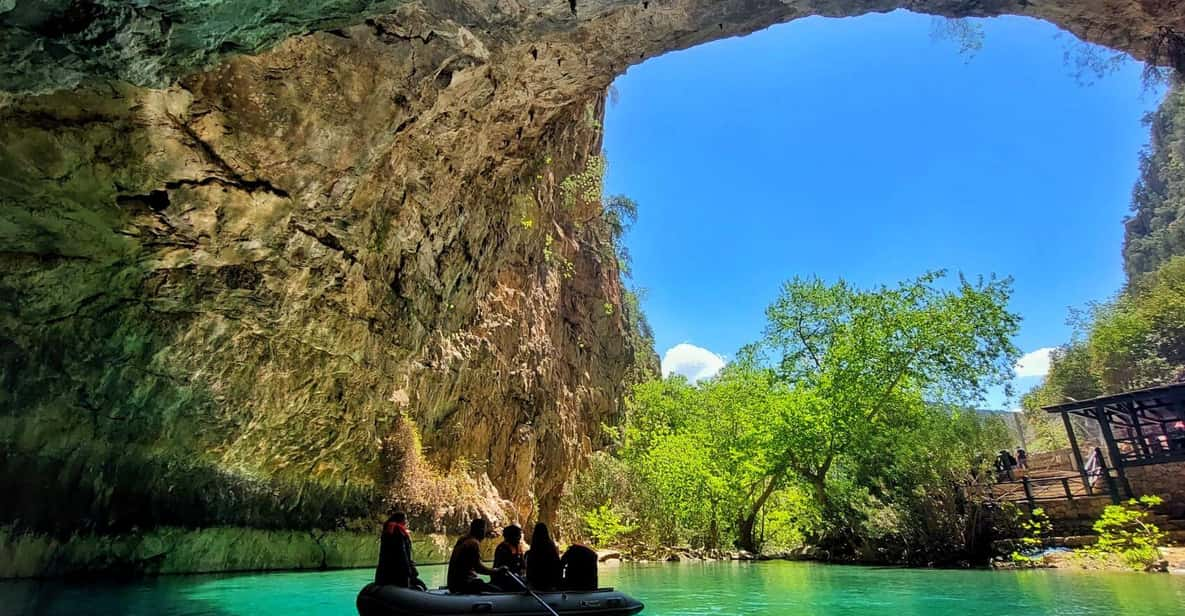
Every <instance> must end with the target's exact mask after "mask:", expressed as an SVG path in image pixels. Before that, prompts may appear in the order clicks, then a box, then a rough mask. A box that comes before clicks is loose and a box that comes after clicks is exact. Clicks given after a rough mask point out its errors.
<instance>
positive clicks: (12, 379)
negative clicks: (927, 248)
mask: <svg viewBox="0 0 1185 616" xmlns="http://www.w3.org/2000/svg"><path fill="white" fill-rule="evenodd" d="M902 6H904V7H908V8H912V9H915V10H924V11H930V12H934V13H937V14H944V15H991V14H998V13H1003V12H1015V13H1021V14H1029V15H1036V16H1040V17H1044V18H1047V19H1051V20H1053V21H1055V22H1056V23H1059V24H1061V25H1063V26H1065V27H1067V28H1070V29H1071V30H1073V31H1075V32H1077V33H1079V34H1080V35H1083V36H1086V37H1087V38H1090V39H1092V40H1098V41H1102V42H1106V43H1110V44H1113V45H1116V46H1119V47H1121V48H1124V49H1127V50H1129V51H1132V52H1134V53H1136V54H1141V55H1146V54H1147V53H1149V49H1151V46H1152V44H1153V43H1155V42H1156V41H1158V40H1161V39H1163V38H1164V32H1165V31H1166V29H1167V31H1169V32H1177V31H1181V30H1185V9H1182V7H1181V6H1180V5H1179V4H1178V3H1176V2H1153V1H1148V0H1144V1H1142V2H1135V1H1124V0H1121V1H1119V2H1101V1H1095V0H1081V1H1070V0H1062V1H1054V2H1050V1H1036V2H1020V1H1017V2H1012V1H1004V0H991V1H987V2H972V3H969V2H965V1H952V0H935V1H926V0H918V1H910V2H905V1H903V0H897V1H880V0H874V1H871V2H852V1H847V0H818V1H809V2H783V1H781V0H744V1H730V2H719V1H716V0H671V1H658V0H649V1H643V2H628V3H627V2H617V1H589V2H540V1H527V0H469V1H465V0H453V1H437V0H428V1H424V2H368V1H364V0H353V1H350V0H313V1H306V2H300V3H297V2H279V1H276V0H271V1H267V0H250V1H246V2H239V1H238V0H235V1H234V2H232V1H231V0H221V1H213V2H211V1H209V0H202V1H201V2H198V1H197V0H169V1H166V0H160V1H158V2H144V3H135V4H129V3H126V2H117V1H115V0H93V1H92V0H68V1H67V0H46V1H43V2H28V3H14V2H11V1H4V0H0V56H2V57H3V60H4V62H3V63H0V66H3V67H4V68H3V69H0V89H3V90H6V91H7V92H8V94H7V95H4V97H3V98H0V382H2V383H3V388H2V389H0V444H2V445H3V446H2V447H0V491H3V493H4V494H5V495H6V498H5V499H3V500H0V524H7V525H9V526H10V529H11V530H10V531H9V535H8V536H9V541H10V542H17V541H24V540H25V539H19V538H20V537H28V536H34V535H28V533H35V537H37V538H38V539H37V540H38V541H40V540H42V539H43V538H45V539H47V540H59V539H60V540H65V539H66V538H68V537H71V536H74V535H75V534H76V533H84V534H87V533H89V534H98V535H109V534H115V535H120V536H122V535H123V534H128V533H130V534H133V535H135V534H137V533H143V532H146V529H154V528H161V527H178V528H201V527H209V526H219V527H236V528H254V529H260V530H270V531H284V530H291V529H299V530H301V531H305V530H310V529H312V530H316V529H323V530H324V529H337V528H344V527H347V526H350V525H352V524H365V523H366V521H367V520H372V519H373V516H374V515H375V513H376V512H377V511H379V510H380V509H381V508H382V507H384V506H385V505H389V504H397V505H399V506H402V507H405V508H408V509H409V510H410V511H411V512H412V513H413V515H414V517H415V519H416V522H417V525H418V527H421V528H429V529H437V530H445V529H456V528H457V527H458V525H460V524H461V523H462V522H463V521H464V519H465V518H467V517H469V516H473V515H486V516H489V517H491V518H493V519H494V520H495V521H504V520H511V519H514V520H518V521H521V522H525V521H528V520H533V519H534V518H537V517H538V518H542V519H550V518H551V517H552V516H553V515H554V512H555V509H556V506H557V504H558V502H559V497H560V495H561V494H562V491H563V487H564V483H565V481H566V480H567V478H568V477H569V476H570V475H571V474H572V472H573V471H574V470H575V469H576V468H577V467H578V466H579V465H580V464H581V462H582V460H583V458H584V456H585V455H587V453H588V452H590V451H591V450H592V449H593V447H595V446H596V445H597V442H598V440H599V438H600V436H599V435H600V426H601V425H602V424H604V423H607V422H612V421H613V420H614V418H615V417H616V414H617V413H618V412H619V408H620V399H621V396H622V394H623V392H624V391H625V388H626V383H625V380H626V379H625V377H626V375H627V374H631V373H633V372H632V364H633V363H635V357H643V358H644V362H645V363H650V364H653V363H655V361H656V360H655V358H654V357H653V354H652V353H651V352H649V351H648V350H645V349H643V350H641V351H640V352H639V349H636V348H634V346H635V343H634V341H635V340H636V339H637V337H636V336H634V335H632V334H631V332H630V323H631V322H633V320H634V319H632V316H633V315H630V314H628V304H629V303H628V302H623V295H622V294H623V290H622V285H621V281H620V275H619V272H618V269H617V263H616V258H615V255H614V253H613V242H612V237H611V235H610V233H609V231H608V229H607V228H606V225H605V224H603V222H602V212H601V198H600V197H601V195H600V194H599V176H600V173H601V170H602V165H603V161H602V160H601V159H600V158H599V154H600V138H601V120H602V117H603V106H604V93H605V91H606V88H607V87H608V85H609V83H610V82H611V80H612V79H613V78H614V77H615V76H616V75H617V74H619V73H620V72H622V71H623V70H624V69H625V68H626V67H627V66H629V65H631V64H634V63H638V62H641V61H642V60H644V59H646V58H647V57H651V56H654V55H657V54H660V53H663V52H665V51H669V50H672V49H678V48H683V47H687V46H691V45H694V44H697V43H700V42H703V41H707V40H711V39H715V38H721V37H724V36H730V35H735V34H742V33H746V32H750V31H753V30H756V29H759V28H762V27H765V26H767V25H769V24H772V23H776V22H780V21H786V20H790V19H794V18H797V17H802V16H806V15H812V14H823V15H852V14H859V13H865V12H868V11H874V10H888V9H892V8H898V7H902ZM248 54H251V55H248ZM13 537H17V538H18V539H13ZM257 564H258V565H259V566H261V567H265V566H266V563H262V562H261V563H257Z"/></svg>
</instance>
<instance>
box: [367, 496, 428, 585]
mask: <svg viewBox="0 0 1185 616" xmlns="http://www.w3.org/2000/svg"><path fill="white" fill-rule="evenodd" d="M418 576H419V571H417V570H416V562H415V561H414V560H412V557H411V533H410V532H408V530H407V515H405V514H404V513H403V512H402V511H391V515H390V516H389V517H388V518H387V521H386V522H385V523H383V531H382V533H381V534H380V535H379V564H378V567H376V568H375V570H374V583H375V584H381V585H391V586H402V587H404V588H418V589H420V590H426V589H427V586H426V585H425V584H424V582H422V581H421V580H420V578H419V577H418Z"/></svg>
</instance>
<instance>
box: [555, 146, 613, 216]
mask: <svg viewBox="0 0 1185 616" xmlns="http://www.w3.org/2000/svg"><path fill="white" fill-rule="evenodd" d="M604 180H605V157H604V156H590V157H589V159H588V162H587V163H585V165H584V170H583V171H581V172H579V173H574V174H572V175H570V176H568V177H566V178H564V180H563V181H562V182H560V202H561V203H563V205H564V207H567V208H575V207H577V206H579V205H582V204H588V203H599V202H600V201H601V191H602V189H603V187H604Z"/></svg>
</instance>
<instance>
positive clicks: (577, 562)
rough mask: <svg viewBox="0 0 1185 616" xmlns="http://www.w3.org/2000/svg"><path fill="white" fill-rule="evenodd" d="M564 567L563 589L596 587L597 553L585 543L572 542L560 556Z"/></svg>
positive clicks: (594, 588) (590, 588)
mask: <svg viewBox="0 0 1185 616" xmlns="http://www.w3.org/2000/svg"><path fill="white" fill-rule="evenodd" d="M560 565H562V566H563V568H564V581H563V584H562V585H561V587H562V588H563V589H564V590H596V589H597V553H596V552H594V551H593V549H592V548H590V547H588V546H586V545H580V544H573V545H571V546H569V547H568V549H567V550H566V551H564V555H563V557H561V558H560Z"/></svg>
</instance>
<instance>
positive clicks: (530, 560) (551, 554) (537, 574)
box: [526, 522, 563, 590]
mask: <svg viewBox="0 0 1185 616" xmlns="http://www.w3.org/2000/svg"><path fill="white" fill-rule="evenodd" d="M526 562H527V584H528V585H530V586H531V588H534V589H536V590H556V589H557V588H559V587H560V581H561V578H562V576H563V568H562V565H561V564H560V549H559V548H557V547H556V545H555V541H552V540H551V533H550V532H548V530H547V525H546V524H544V523H543V522H539V523H538V524H536V525H535V530H534V532H532V533H531V549H529V550H527V555H526Z"/></svg>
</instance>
